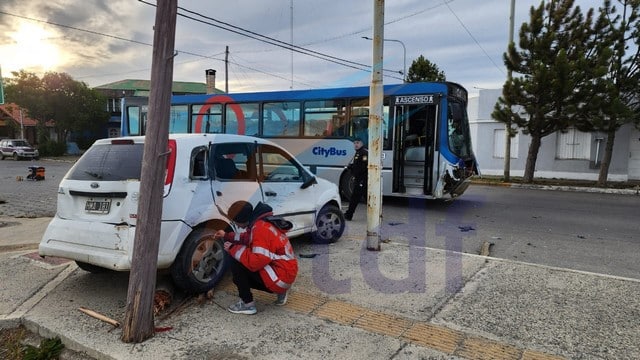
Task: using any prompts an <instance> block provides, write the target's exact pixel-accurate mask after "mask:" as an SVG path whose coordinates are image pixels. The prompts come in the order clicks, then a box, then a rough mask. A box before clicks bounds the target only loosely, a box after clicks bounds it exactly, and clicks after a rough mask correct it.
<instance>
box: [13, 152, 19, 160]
mask: <svg viewBox="0 0 640 360" xmlns="http://www.w3.org/2000/svg"><path fill="white" fill-rule="evenodd" d="M13 160H15V161H18V160H20V156H18V153H13Z"/></svg>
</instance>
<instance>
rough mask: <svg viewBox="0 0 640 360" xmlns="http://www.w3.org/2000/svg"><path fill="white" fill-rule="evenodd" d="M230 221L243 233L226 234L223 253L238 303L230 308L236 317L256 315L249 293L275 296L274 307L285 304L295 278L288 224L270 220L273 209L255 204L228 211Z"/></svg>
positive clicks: (241, 204) (240, 204)
mask: <svg viewBox="0 0 640 360" xmlns="http://www.w3.org/2000/svg"><path fill="white" fill-rule="evenodd" d="M228 213H229V214H228V215H229V218H230V219H232V220H233V222H234V223H235V225H236V227H237V228H243V229H245V232H240V231H238V232H236V233H234V232H229V233H225V232H224V231H223V230H219V231H218V232H217V233H216V237H219V238H224V249H225V250H226V251H227V252H228V253H229V255H231V257H232V258H233V260H231V274H232V276H233V283H234V284H235V285H236V287H237V288H238V295H239V296H240V301H239V302H237V303H235V304H233V305H231V306H229V308H228V310H229V311H230V312H232V313H235V314H246V315H253V314H255V313H256V312H257V310H256V304H255V302H254V301H253V294H252V293H251V289H256V290H262V291H266V292H270V293H275V294H277V295H278V297H277V300H276V301H275V303H274V304H275V305H280V306H282V305H284V304H286V303H287V296H288V294H289V289H290V288H291V285H292V284H293V282H294V281H295V279H296V275H297V274H298V260H296V257H295V253H294V252H293V248H292V247H291V243H290V242H289V238H288V237H287V234H286V230H288V229H290V228H291V223H290V222H288V221H286V220H283V219H282V218H279V217H274V216H273V209H272V208H271V207H270V206H269V205H267V204H263V203H261V202H260V203H258V204H257V205H256V208H255V209H254V208H253V206H251V204H250V203H248V202H246V201H237V202H235V203H233V204H232V205H231V206H230V207H229V211H228Z"/></svg>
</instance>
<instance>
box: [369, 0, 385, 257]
mask: <svg viewBox="0 0 640 360" xmlns="http://www.w3.org/2000/svg"><path fill="white" fill-rule="evenodd" d="M373 8H374V11H373V65H372V71H371V88H370V91H369V163H368V167H369V175H368V182H367V249H368V250H373V251H380V224H381V223H382V181H381V175H382V116H383V98H384V89H383V87H382V60H383V55H382V54H383V42H384V41H383V39H384V0H373Z"/></svg>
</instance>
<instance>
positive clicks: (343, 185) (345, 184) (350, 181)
mask: <svg viewBox="0 0 640 360" xmlns="http://www.w3.org/2000/svg"><path fill="white" fill-rule="evenodd" d="M354 183H355V178H354V177H353V176H352V175H351V171H349V170H345V171H344V172H343V173H342V176H340V197H341V198H342V200H343V201H349V199H351V194H353V188H354V187H355V185H354Z"/></svg>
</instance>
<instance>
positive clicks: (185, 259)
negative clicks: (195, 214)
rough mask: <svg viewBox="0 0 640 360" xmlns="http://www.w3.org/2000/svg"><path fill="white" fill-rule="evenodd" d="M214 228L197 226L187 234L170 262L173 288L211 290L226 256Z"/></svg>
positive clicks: (221, 270)
mask: <svg viewBox="0 0 640 360" xmlns="http://www.w3.org/2000/svg"><path fill="white" fill-rule="evenodd" d="M216 231H217V229H210V228H198V229H195V230H193V231H192V232H191V234H189V236H188V237H187V239H186V240H185V241H184V243H183V244H182V248H181V249H180V252H179V253H178V256H176V259H175V261H174V262H173V264H172V265H171V277H172V278H173V282H174V283H175V285H176V286H177V287H179V288H180V289H182V290H184V291H185V292H187V293H192V294H200V293H204V292H207V291H209V290H211V289H212V288H213V287H214V286H215V284H217V283H218V281H220V279H221V278H222V276H223V275H224V273H225V271H226V270H227V267H228V266H229V262H230V260H231V259H230V258H229V257H228V255H227V253H226V251H225V250H224V246H223V242H222V240H221V239H218V240H216V239H215V238H214V235H215V233H216Z"/></svg>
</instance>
